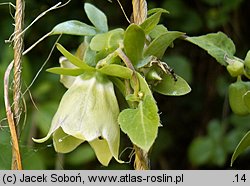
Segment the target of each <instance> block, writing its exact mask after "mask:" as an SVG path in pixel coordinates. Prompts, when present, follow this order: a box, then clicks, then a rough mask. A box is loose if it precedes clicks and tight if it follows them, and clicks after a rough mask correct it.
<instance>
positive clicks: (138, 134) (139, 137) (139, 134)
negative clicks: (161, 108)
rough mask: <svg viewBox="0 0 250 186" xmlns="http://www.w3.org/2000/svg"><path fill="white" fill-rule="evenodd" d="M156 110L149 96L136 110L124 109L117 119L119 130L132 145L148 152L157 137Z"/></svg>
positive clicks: (157, 116) (157, 122) (158, 121)
mask: <svg viewBox="0 0 250 186" xmlns="http://www.w3.org/2000/svg"><path fill="white" fill-rule="evenodd" d="M157 112H158V108H157V106H156V103H155V101H154V99H153V98H152V97H151V96H146V97H145V99H144V100H143V101H141V102H140V103H139V105H138V108H136V109H125V110H123V111H122V112H121V113H120V114H119V117H118V122H119V124H120V126H121V130H122V131H123V132H124V133H126V134H127V135H128V136H129V138H130V140H131V141H132V142H133V144H135V145H137V146H138V147H140V148H142V149H143V150H145V151H149V149H150V147H151V146H152V145H153V143H154V141H155V138H156V137H157V132H158V126H159V123H160V118H159V115H158V113H157Z"/></svg>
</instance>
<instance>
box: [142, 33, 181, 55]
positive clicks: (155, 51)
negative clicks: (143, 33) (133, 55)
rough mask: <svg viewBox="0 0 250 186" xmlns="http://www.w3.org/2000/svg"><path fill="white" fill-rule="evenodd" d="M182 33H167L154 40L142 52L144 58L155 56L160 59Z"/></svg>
mask: <svg viewBox="0 0 250 186" xmlns="http://www.w3.org/2000/svg"><path fill="white" fill-rule="evenodd" d="M183 34H184V33H182V32H177V31H169V32H167V33H165V34H162V35H160V36H159V37H157V38H155V39H154V40H153V41H152V42H151V43H150V44H149V46H148V48H147V49H146V50H145V52H144V56H151V55H152V56H155V57H158V58H162V56H163V55H164V53H165V51H166V50H167V48H168V47H169V46H170V45H171V44H172V42H173V41H174V40H175V39H177V38H178V37H180V36H182V35H183Z"/></svg>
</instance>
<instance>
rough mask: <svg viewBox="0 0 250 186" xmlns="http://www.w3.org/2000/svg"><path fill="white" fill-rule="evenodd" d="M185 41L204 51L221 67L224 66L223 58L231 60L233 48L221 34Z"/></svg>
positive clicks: (232, 44) (231, 43) (188, 38)
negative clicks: (226, 57)
mask: <svg viewBox="0 0 250 186" xmlns="http://www.w3.org/2000/svg"><path fill="white" fill-rule="evenodd" d="M186 40H187V41H189V42H191V43H193V44H195V45H198V46H199V47H201V48H202V49H204V50H206V51H207V52H208V53H209V54H210V55H211V56H212V57H214V58H215V59H216V60H217V61H218V62H219V63H220V64H221V65H224V66H226V65H227V63H226V61H225V59H224V57H225V56H228V57H229V58H233V56H234V54H235V46H234V43H233V41H232V40H231V39H230V38H229V37H227V36H226V35H225V34H224V33H222V32H217V33H212V34H207V35H203V36H198V37H187V38H186Z"/></svg>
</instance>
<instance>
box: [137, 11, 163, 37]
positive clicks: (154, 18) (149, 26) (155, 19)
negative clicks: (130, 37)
mask: <svg viewBox="0 0 250 186" xmlns="http://www.w3.org/2000/svg"><path fill="white" fill-rule="evenodd" d="M154 10H155V11H156V13H154V14H153V15H151V16H150V17H148V18H147V19H146V20H145V21H144V22H143V23H142V24H141V25H140V26H141V28H142V29H143V30H144V32H145V34H149V33H150V32H151V31H152V30H153V29H154V27H155V26H156V25H157V24H158V23H159V21H160V18H161V14H162V13H168V11H166V10H164V9H161V8H159V9H154ZM151 11H152V10H151ZM149 13H151V12H150V11H149Z"/></svg>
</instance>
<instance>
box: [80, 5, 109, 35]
mask: <svg viewBox="0 0 250 186" xmlns="http://www.w3.org/2000/svg"><path fill="white" fill-rule="evenodd" d="M84 10H85V12H86V14H87V16H88V18H89V20H90V21H91V23H92V24H93V25H94V26H95V27H96V28H97V29H98V30H99V31H100V32H107V31H108V21H107V17H106V15H105V14H104V13H103V12H102V11H101V10H99V9H98V8H96V7H95V6H93V5H91V4H89V3H85V5H84Z"/></svg>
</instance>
